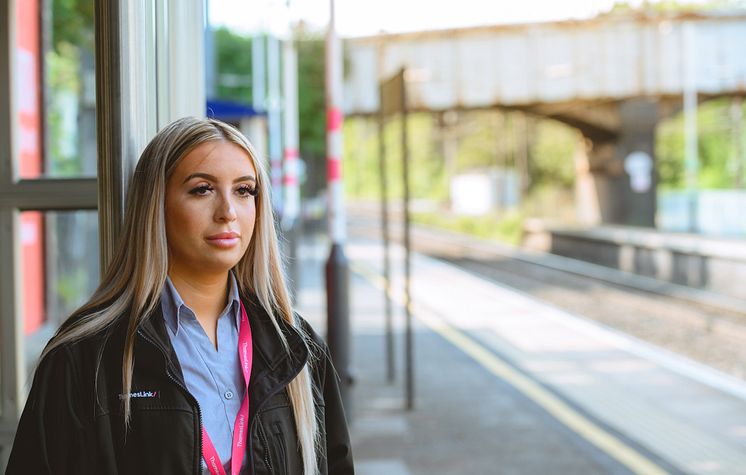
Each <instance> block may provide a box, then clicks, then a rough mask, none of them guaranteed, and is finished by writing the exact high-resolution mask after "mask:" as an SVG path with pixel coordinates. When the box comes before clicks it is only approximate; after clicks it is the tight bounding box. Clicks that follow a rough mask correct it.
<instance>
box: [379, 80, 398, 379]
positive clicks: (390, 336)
mask: <svg viewBox="0 0 746 475" xmlns="http://www.w3.org/2000/svg"><path fill="white" fill-rule="evenodd" d="M383 94H384V88H383V85H381V86H380V87H379V94H378V95H379V102H380V105H379V108H378V158H379V160H378V165H379V168H378V169H379V174H380V176H381V239H382V241H383V281H384V286H385V289H384V297H385V299H386V316H385V318H386V320H385V325H386V380H387V381H389V382H390V383H392V382H394V379H395V378H396V366H395V364H394V323H393V320H394V319H393V310H392V305H391V268H390V257H389V254H390V246H389V211H388V206H387V203H388V193H387V189H386V188H387V184H386V137H385V132H386V114H385V113H384V110H383Z"/></svg>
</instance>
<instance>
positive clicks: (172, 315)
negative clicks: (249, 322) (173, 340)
mask: <svg viewBox="0 0 746 475" xmlns="http://www.w3.org/2000/svg"><path fill="white" fill-rule="evenodd" d="M228 282H229V285H230V288H229V290H228V302H227V303H226V305H225V308H224V309H223V311H222V312H220V318H222V317H223V316H224V315H226V314H227V313H230V314H231V315H232V316H233V320H234V322H235V324H236V328H240V323H241V312H240V310H239V309H240V308H241V297H240V296H239V293H238V283H237V282H236V276H235V275H233V271H231V272H228ZM161 308H162V310H163V319H164V320H165V321H166V326H168V328H170V329H171V331H172V332H173V334H174V335H176V334H178V333H179V321H180V319H181V318H182V316H183V315H182V313H183V311H184V310H189V313H190V314H191V315H194V312H192V309H190V308H189V307H188V306H187V304H185V303H184V300H183V299H182V298H181V295H179V291H178V290H176V287H174V284H173V282H171V277H169V276H166V283H165V284H163V289H161Z"/></svg>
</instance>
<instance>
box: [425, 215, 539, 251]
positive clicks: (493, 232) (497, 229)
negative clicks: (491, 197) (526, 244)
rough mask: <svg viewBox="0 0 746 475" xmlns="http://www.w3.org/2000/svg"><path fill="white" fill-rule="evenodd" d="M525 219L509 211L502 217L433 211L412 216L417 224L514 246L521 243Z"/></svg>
mask: <svg viewBox="0 0 746 475" xmlns="http://www.w3.org/2000/svg"><path fill="white" fill-rule="evenodd" d="M524 218H525V217H524V215H523V214H522V213H521V212H518V211H509V212H506V213H504V214H502V215H501V216H492V215H488V216H459V215H454V214H450V213H442V212H432V211H431V212H417V213H413V215H412V220H413V221H414V222H415V223H417V224H423V225H426V226H431V227H434V228H439V229H446V230H449V231H456V232H460V233H464V234H469V235H471V236H476V237H480V238H485V239H495V240H498V241H502V242H505V243H508V244H513V245H518V244H520V242H521V235H522V233H523V220H524Z"/></svg>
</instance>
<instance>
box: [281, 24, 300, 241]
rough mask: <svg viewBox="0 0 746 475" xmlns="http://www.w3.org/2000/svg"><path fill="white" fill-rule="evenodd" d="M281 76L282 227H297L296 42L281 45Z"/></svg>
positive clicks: (290, 39)
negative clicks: (283, 207) (283, 99)
mask: <svg viewBox="0 0 746 475" xmlns="http://www.w3.org/2000/svg"><path fill="white" fill-rule="evenodd" d="M282 66H283V68H282V75H283V96H284V98H285V101H284V106H285V107H284V108H283V112H284V122H283V126H284V132H285V133H284V135H285V152H284V154H283V155H284V157H283V164H282V165H283V174H282V184H283V191H284V192H285V200H284V205H285V209H284V213H283V215H282V227H283V229H285V230H287V229H290V228H292V227H293V226H295V221H296V220H297V219H298V214H299V213H300V183H299V182H298V159H299V158H300V156H299V153H298V55H297V52H296V50H295V43H294V42H293V38H292V37H290V38H287V39H286V40H285V41H284V42H283V45H282Z"/></svg>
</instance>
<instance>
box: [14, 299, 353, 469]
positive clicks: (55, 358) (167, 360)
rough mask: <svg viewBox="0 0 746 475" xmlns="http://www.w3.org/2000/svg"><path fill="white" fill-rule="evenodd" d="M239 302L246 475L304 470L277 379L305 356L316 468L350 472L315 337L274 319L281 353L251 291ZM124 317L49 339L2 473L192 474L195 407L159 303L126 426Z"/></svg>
mask: <svg viewBox="0 0 746 475" xmlns="http://www.w3.org/2000/svg"><path fill="white" fill-rule="evenodd" d="M244 304H245V305H246V310H247V313H248V314H249V320H250V324H251V330H252V339H253V351H254V358H253V366H252V371H251V380H250V384H249V401H250V403H249V431H248V433H247V439H248V440H247V447H248V453H247V457H248V463H249V464H250V467H252V469H251V474H252V475H265V474H266V475H285V474H291V475H300V474H302V473H303V465H302V457H301V455H300V450H299V444H298V441H297V438H296V435H295V422H294V418H293V411H292V408H291V406H290V401H289V398H288V395H287V391H286V388H287V385H288V383H289V382H290V381H291V380H292V379H293V378H294V377H295V376H296V375H297V374H298V373H299V372H300V370H301V369H302V368H303V366H304V365H305V364H307V363H309V364H311V368H312V375H313V379H314V383H315V384H314V386H315V387H314V399H315V404H316V410H317V415H318V418H319V426H320V431H321V441H322V443H321V449H320V450H319V468H320V473H321V474H322V475H324V474H329V475H347V474H352V473H353V465H352V453H351V449H350V441H349V436H348V432H347V424H346V422H345V416H344V411H343V408H342V405H341V402H340V396H339V389H338V386H337V375H336V373H335V371H334V369H333V367H332V365H331V362H330V360H329V357H328V353H327V351H326V347H325V346H324V344H323V342H322V341H321V340H320V339H319V338H318V336H317V335H316V334H315V333H313V331H312V330H311V328H310V326H308V324H307V323H305V321H303V325H304V329H306V331H307V332H308V333H309V334H311V335H313V337H314V340H315V341H316V344H317V348H316V349H314V348H311V349H310V350H309V348H308V345H307V344H306V343H305V342H304V340H303V338H302V337H301V335H300V334H299V333H298V331H297V330H295V329H294V328H292V327H291V326H290V325H288V324H287V323H286V322H284V320H282V319H278V323H279V324H280V327H281V329H282V331H283V333H284V335H285V338H286V339H287V342H288V345H289V348H290V351H289V352H288V351H286V350H285V348H284V347H283V345H282V342H281V341H280V339H279V337H278V335H277V332H276V330H275V328H274V326H273V324H272V322H271V321H270V317H269V316H268V315H267V313H266V312H265V311H264V310H263V309H262V308H261V306H260V305H258V304H256V302H255V301H254V299H252V298H247V299H244ZM125 320H126V319H124V318H123V319H120V322H118V323H116V324H115V325H113V326H112V327H111V329H110V331H108V332H106V334H105V335H104V334H102V335H100V336H96V337H90V338H86V339H84V340H82V341H80V342H78V343H75V344H72V345H67V346H65V347H60V348H57V349H55V350H54V351H53V352H52V353H50V354H49V355H48V356H47V357H46V358H44V360H43V361H42V362H41V364H40V365H39V368H38V369H37V371H36V374H35V376H34V381H33V385H32V387H31V392H30V394H29V398H28V401H27V402H26V407H25V408H24V411H23V415H22V416H21V420H20V423H19V425H18V430H17V432H16V436H15V441H14V443H13V449H12V452H11V454H10V460H9V463H8V468H7V472H6V474H7V475H14V474H21V473H22V474H54V475H59V474H89V473H90V474H159V475H161V474H199V473H200V459H201V456H202V455H201V437H200V433H201V432H200V411H199V406H198V404H197V401H196V400H195V399H194V397H193V396H192V395H191V394H190V393H189V391H187V389H186V385H185V384H184V378H183V376H182V372H181V368H180V366H179V362H178V359H177V357H176V353H175V352H174V349H173V346H172V345H171V341H170V339H169V337H168V334H167V331H166V327H165V323H164V321H163V317H162V314H161V309H160V304H159V305H157V306H156V311H154V313H153V314H152V315H150V316H149V317H148V318H146V319H144V320H143V322H142V324H141V326H140V328H139V329H138V331H137V339H136V341H135V348H134V361H135V363H134V364H135V366H134V370H133V378H132V393H139V394H136V396H140V397H134V396H133V397H131V398H130V401H131V415H132V418H131V423H130V429H129V431H127V432H126V433H125V430H124V424H123V413H122V403H121V396H122V392H123V391H122V385H121V380H122V377H121V376H122V352H123V348H124V339H125V334H126V321H125ZM311 346H313V345H311ZM99 354H101V363H100V365H99V366H98V368H97V367H96V366H97V361H98V360H99V358H98V355H99ZM96 376H97V377H96Z"/></svg>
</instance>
